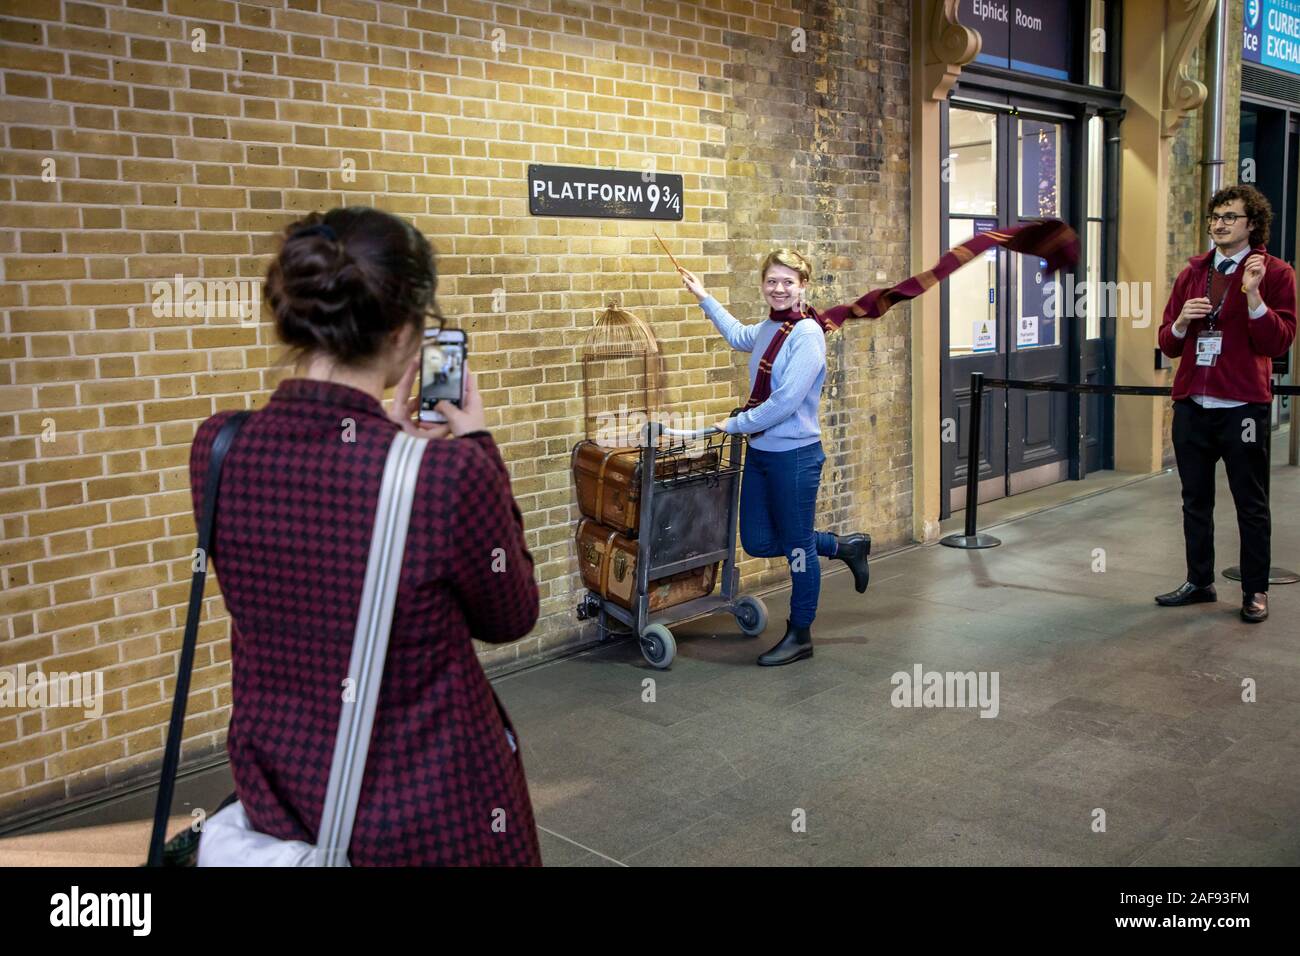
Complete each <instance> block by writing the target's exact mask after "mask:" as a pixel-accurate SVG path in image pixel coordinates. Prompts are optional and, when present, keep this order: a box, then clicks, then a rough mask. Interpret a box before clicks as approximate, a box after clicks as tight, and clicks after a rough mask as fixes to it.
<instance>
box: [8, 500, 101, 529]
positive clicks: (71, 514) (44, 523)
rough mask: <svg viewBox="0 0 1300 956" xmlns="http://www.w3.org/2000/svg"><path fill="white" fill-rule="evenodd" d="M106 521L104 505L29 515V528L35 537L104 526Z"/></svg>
mask: <svg viewBox="0 0 1300 956" xmlns="http://www.w3.org/2000/svg"><path fill="white" fill-rule="evenodd" d="M106 520H108V509H107V508H106V507H105V506H104V505H82V506H80V507H77V508H59V509H56V510H54V511H46V512H42V513H40V514H34V515H29V516H28V523H29V524H28V526H29V528H30V530H31V533H32V535H33V536H40V535H45V534H49V533H50V532H52V531H66V530H68V529H69V528H88V527H92V526H94V525H98V524H103V523H104V522H105V521H106Z"/></svg>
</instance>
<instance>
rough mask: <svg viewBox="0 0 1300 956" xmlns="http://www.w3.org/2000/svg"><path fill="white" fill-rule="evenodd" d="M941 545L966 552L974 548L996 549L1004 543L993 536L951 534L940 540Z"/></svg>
mask: <svg viewBox="0 0 1300 956" xmlns="http://www.w3.org/2000/svg"><path fill="white" fill-rule="evenodd" d="M939 543H940V544H942V545H946V546H947V547H949V548H963V549H966V550H970V549H974V548H996V547H997V546H998V545H1000V544H1001V543H1002V539H1001V538H995V537H993V535H991V534H985V533H984V532H982V531H981V532H979V533H977V534H972V535H965V534H950V535H948V536H947V537H945V538H940V539H939Z"/></svg>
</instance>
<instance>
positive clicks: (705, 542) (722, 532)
mask: <svg viewBox="0 0 1300 956" xmlns="http://www.w3.org/2000/svg"><path fill="white" fill-rule="evenodd" d="M736 411H739V409H736V410H735V411H733V413H732V414H733V415H734V414H735V412H736ZM660 434H663V435H668V436H670V437H679V438H682V439H683V442H682V446H681V447H682V448H683V449H685V442H686V440H689V439H702V438H708V437H709V436H711V435H721V434H726V433H724V432H722V431H721V430H720V429H718V428H716V427H714V426H709V427H707V428H702V429H698V430H694V431H687V430H679V429H671V428H664V427H663V426H662V425H661V424H659V423H657V422H651V423H650V424H648V425H646V426H645V428H644V429H643V430H642V433H641V439H642V440H641V444H640V450H641V456H642V457H641V475H640V479H641V485H640V494H641V497H640V515H639V519H638V526H637V540H636V545H637V560H636V573H635V582H634V584H633V590H632V607H631V609H630V610H629V609H626V608H623V607H621V606H619V605H618V604H616V603H615V602H613V601H610V600H608V599H606V598H602V597H601V596H600V595H599V594H598V593H596V592H594V591H591V590H590V589H589V590H588V591H587V595H586V597H585V598H584V599H583V601H582V603H581V604H579V605H578V610H577V614H578V618H579V620H586V619H588V618H591V617H596V618H597V621H598V627H599V631H600V640H601V641H602V642H604V641H606V640H609V639H610V638H611V637H613V636H615V635H617V634H619V633H627V632H618V631H613V630H611V628H610V621H611V619H613V620H614V621H617V622H620V623H621V624H623V625H624V626H625V627H627V628H629V629H630V632H631V633H632V634H635V635H636V636H637V638H638V639H639V641H640V643H641V653H642V654H643V655H644V657H645V659H646V660H647V661H648V662H649V663H650V664H651V665H652V666H653V667H657V668H659V669H661V670H663V669H666V668H668V667H669V666H671V664H672V662H673V658H674V657H676V655H677V642H676V640H675V638H674V637H673V633H672V631H671V630H670V629H669V627H668V625H669V624H673V623H678V622H681V621H684V620H686V619H687V618H694V617H700V616H703V615H707V614H717V613H720V612H726V613H729V614H732V615H734V616H735V618H736V623H737V625H739V627H740V630H741V632H742V633H743V634H744V635H745V636H747V637H755V636H757V635H759V634H761V633H762V632H763V631H764V630H765V629H766V627H767V607H766V606H765V605H764V604H763V602H762V600H761V599H760V598H758V597H756V596H754V595H748V594H746V595H740V596H737V591H738V590H739V587H740V570H739V568H737V567H736V526H737V522H738V520H739V514H740V476H741V457H740V453H741V444H742V437H741V436H740V435H731V436H730V439H729V440H723V441H721V442H719V444H718V446H717V452H718V454H717V464H716V467H712V466H705V467H704V468H702V469H701V470H699V471H692V470H691V469H690V468H687V469H686V471H685V473H684V474H682V475H671V476H669V477H666V478H656V477H655V462H656V459H657V458H658V457H659V455H660V454H661V451H660V449H659V448H658V438H659V435H660ZM672 447H673V446H671V445H670V446H669V448H668V449H665V450H664V452H663V453H665V454H666V453H668V452H669V451H670V450H671V448H672ZM713 447H714V446H713V445H712V444H710V445H709V448H713ZM700 457H703V456H700ZM724 515H725V518H723V516H724ZM719 518H723V520H722V521H719V520H718V519H719ZM718 561H721V562H722V574H721V579H722V580H721V585H722V586H721V593H717V591H716V588H717V585H716V583H715V592H713V593H710V594H707V595H704V596H702V597H698V598H693V599H691V600H689V601H684V602H682V603H681V604H676V605H673V606H671V607H666V608H664V609H663V610H661V611H658V612H655V613H653V614H652V613H651V612H650V582H651V581H652V580H657V579H659V578H663V577H666V576H668V575H670V574H677V573H679V572H682V571H690V570H694V569H696V568H700V567H704V566H707V565H710V564H714V563H716V562H718Z"/></svg>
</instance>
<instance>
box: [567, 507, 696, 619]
mask: <svg viewBox="0 0 1300 956" xmlns="http://www.w3.org/2000/svg"><path fill="white" fill-rule="evenodd" d="M576 540H577V545H578V566H579V567H580V568H581V569H582V580H583V583H584V584H585V585H586V586H587V588H588V590H590V591H594V592H595V593H596V594H599V595H600V596H601V597H603V598H605V600H607V601H612V602H613V603H615V604H617V605H619V607H622V608H626V609H628V610H631V608H632V595H633V593H634V592H635V591H636V558H637V545H636V542H635V541H634V540H632V539H630V538H628V537H627V535H624V534H620V533H619V532H618V530H617V529H615V528H607V527H605V526H604V525H602V524H600V523H598V522H596V521H592V520H591V519H590V518H583V519H582V520H581V521H579V522H578V532H577V535H576ZM719 563H720V562H714V563H713V564H710V565H706V566H704V567H701V568H695V569H693V570H691V571H682V572H680V573H678V574H673V575H669V576H668V577H664V578H659V579H658V580H656V581H651V582H650V586H649V589H648V590H649V593H650V610H651V611H658V610H662V609H663V608H666V607H672V606H674V605H676V604H684V603H685V602H687V601H690V600H692V599H694V598H697V597H704V596H705V595H708V594H712V593H713V587H714V585H715V584H716V583H717V579H718V564H719Z"/></svg>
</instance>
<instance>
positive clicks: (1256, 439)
mask: <svg viewBox="0 0 1300 956" xmlns="http://www.w3.org/2000/svg"><path fill="white" fill-rule="evenodd" d="M1269 420H1270V410H1269V406H1268V405H1267V404H1263V403H1258V402H1251V403H1247V404H1245V405H1238V406H1236V407H1234V408H1202V407H1201V406H1200V405H1198V404H1196V403H1195V402H1193V401H1192V400H1191V399H1186V398H1185V399H1180V400H1178V401H1176V402H1174V427H1173V439H1174V456H1175V457H1176V458H1177V461H1178V477H1179V479H1180V480H1181V481H1182V483H1183V537H1184V538H1185V540H1186V543H1187V580H1188V581H1190V582H1191V583H1192V584H1195V585H1197V586H1200V587H1204V586H1205V585H1207V584H1211V583H1213V581H1214V469H1215V465H1216V464H1217V462H1218V461H1219V459H1220V458H1222V459H1223V466H1224V468H1225V469H1226V470H1227V472H1228V487H1229V488H1230V489H1231V490H1232V500H1233V503H1234V504H1235V505H1236V506H1237V529H1238V531H1239V532H1240V534H1241V590H1242V591H1243V592H1244V593H1245V594H1254V593H1255V592H1257V591H1267V590H1268V569H1269V562H1270V560H1271V555H1270V553H1269V536H1270V533H1271V526H1270V521H1269V511H1268V441H1269V438H1270V434H1269Z"/></svg>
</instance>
